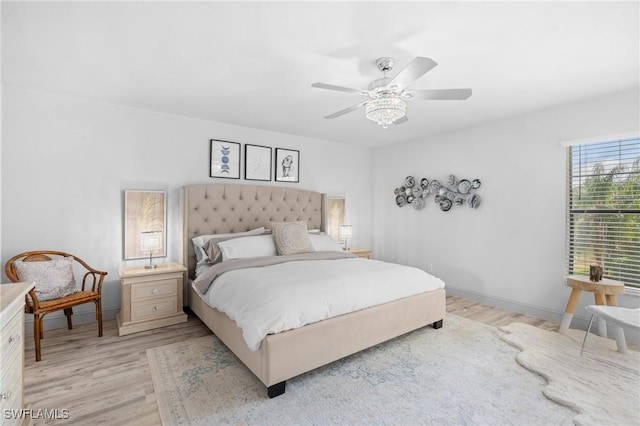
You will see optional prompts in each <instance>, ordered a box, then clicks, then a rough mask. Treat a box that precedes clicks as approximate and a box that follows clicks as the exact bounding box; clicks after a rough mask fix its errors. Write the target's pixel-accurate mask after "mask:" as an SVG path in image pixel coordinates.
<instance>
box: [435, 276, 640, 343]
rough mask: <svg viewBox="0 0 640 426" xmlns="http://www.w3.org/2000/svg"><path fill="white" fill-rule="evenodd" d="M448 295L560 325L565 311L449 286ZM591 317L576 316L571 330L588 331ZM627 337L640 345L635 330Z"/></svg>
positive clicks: (629, 331) (626, 330)
mask: <svg viewBox="0 0 640 426" xmlns="http://www.w3.org/2000/svg"><path fill="white" fill-rule="evenodd" d="M447 294H450V295H452V296H458V297H462V298H464V299H469V300H473V301H476V302H479V303H482V304H484V305H488V306H493V307H495V308H500V309H504V310H505V311H510V312H515V313H518V314H522V315H528V316H531V317H535V318H540V319H543V320H545V321H549V322H555V323H558V325H559V324H560V321H561V320H562V317H563V316H564V311H562V312H560V311H554V310H551V309H547V308H543V307H540V306H534V305H528V304H525V303H519V302H514V301H513V300H507V299H503V298H500V297H494V296H488V295H486V294H482V293H478V292H475V291H470V290H465V289H460V288H455V287H451V286H447ZM589 319H590V317H589V316H586V315H585V316H583V315H580V314H574V316H573V319H572V320H571V328H576V329H578V330H586V329H587V327H589ZM594 328H596V327H592V329H594ZM607 334H608V336H612V335H613V333H612V330H611V328H610V327H607ZM625 337H626V339H627V341H629V342H631V343H635V344H640V333H638V332H634V330H629V329H625Z"/></svg>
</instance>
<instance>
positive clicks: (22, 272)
mask: <svg viewBox="0 0 640 426" xmlns="http://www.w3.org/2000/svg"><path fill="white" fill-rule="evenodd" d="M72 263H73V257H64V258H61V259H53V260H45V261H40V262H24V261H22V260H16V261H15V262H14V266H15V268H16V271H17V272H18V278H19V279H20V281H25V282H31V283H34V284H35V292H36V296H37V297H38V301H44V300H51V299H57V298H60V297H64V296H68V295H70V294H73V293H75V292H76V280H75V277H74V276H73V267H72Z"/></svg>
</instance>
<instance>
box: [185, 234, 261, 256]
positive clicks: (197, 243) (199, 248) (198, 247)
mask: <svg viewBox="0 0 640 426" xmlns="http://www.w3.org/2000/svg"><path fill="white" fill-rule="evenodd" d="M264 231H265V229H264V226H261V227H260V228H256V229H252V230H250V231H245V232H233V233H228V234H213V235H198V236H197V237H193V238H192V239H191V241H192V242H193V250H194V251H195V253H196V260H197V262H196V263H200V262H202V261H203V260H204V261H206V260H207V253H206V251H205V250H204V246H205V244H207V241H209V240H210V239H211V238H223V237H239V236H242V235H260V234H264Z"/></svg>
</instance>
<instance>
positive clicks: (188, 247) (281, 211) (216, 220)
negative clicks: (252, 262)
mask: <svg viewBox="0 0 640 426" xmlns="http://www.w3.org/2000/svg"><path fill="white" fill-rule="evenodd" d="M181 203H182V205H181V207H182V225H183V226H182V239H181V244H182V261H183V262H184V264H185V265H186V266H187V268H188V270H189V277H191V278H193V276H194V271H195V267H196V258H195V254H194V249H193V244H192V242H191V239H192V238H193V237H196V236H198V235H210V234H225V233H230V232H242V231H248V230H251V229H255V228H259V227H261V226H264V227H265V228H267V229H271V222H291V221H298V220H304V221H306V222H307V228H309V229H320V230H321V231H326V228H327V215H326V211H327V197H326V194H321V193H319V192H314V191H307V190H304V189H297V188H290V187H279V186H261V185H220V184H212V185H188V186H185V187H183V188H182V192H181Z"/></svg>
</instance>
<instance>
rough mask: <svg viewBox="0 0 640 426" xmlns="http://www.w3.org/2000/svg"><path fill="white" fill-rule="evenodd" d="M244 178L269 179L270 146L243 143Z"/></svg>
mask: <svg viewBox="0 0 640 426" xmlns="http://www.w3.org/2000/svg"><path fill="white" fill-rule="evenodd" d="M244 178H245V179H246V180H266V181H270V180H271V148H270V147H268V146H261V145H249V144H245V145H244Z"/></svg>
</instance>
